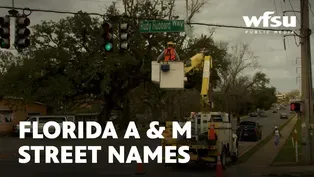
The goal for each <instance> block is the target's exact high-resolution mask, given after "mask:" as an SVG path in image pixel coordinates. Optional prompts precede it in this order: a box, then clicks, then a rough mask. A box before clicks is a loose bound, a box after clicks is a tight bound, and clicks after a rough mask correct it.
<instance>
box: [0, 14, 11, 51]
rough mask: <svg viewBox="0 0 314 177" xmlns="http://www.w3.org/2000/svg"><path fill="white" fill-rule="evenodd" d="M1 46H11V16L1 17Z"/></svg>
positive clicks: (5, 47)
mask: <svg viewBox="0 0 314 177" xmlns="http://www.w3.org/2000/svg"><path fill="white" fill-rule="evenodd" d="M0 37H1V38H0V47H1V48H4V49H9V48H10V17H9V16H5V17H0Z"/></svg>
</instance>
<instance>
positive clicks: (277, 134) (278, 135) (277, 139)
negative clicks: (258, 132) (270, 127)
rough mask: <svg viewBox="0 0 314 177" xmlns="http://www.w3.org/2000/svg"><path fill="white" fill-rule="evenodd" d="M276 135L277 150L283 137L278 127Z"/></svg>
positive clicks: (275, 131)
mask: <svg viewBox="0 0 314 177" xmlns="http://www.w3.org/2000/svg"><path fill="white" fill-rule="evenodd" d="M274 133H275V148H277V147H278V146H279V142H280V138H281V137H282V135H281V133H280V131H279V129H278V127H277V126H275V130H274Z"/></svg>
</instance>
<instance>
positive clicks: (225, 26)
mask: <svg viewBox="0 0 314 177" xmlns="http://www.w3.org/2000/svg"><path fill="white" fill-rule="evenodd" d="M187 24H188V25H202V26H214V27H222V28H237V29H251V30H266V31H287V32H294V30H292V29H275V28H257V27H245V26H235V25H219V24H210V23H194V22H193V23H187Z"/></svg>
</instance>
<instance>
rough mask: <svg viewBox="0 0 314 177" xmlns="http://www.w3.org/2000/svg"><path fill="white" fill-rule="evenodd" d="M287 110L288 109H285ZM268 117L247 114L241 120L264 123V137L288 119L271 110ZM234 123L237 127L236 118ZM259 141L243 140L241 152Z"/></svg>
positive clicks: (240, 147)
mask: <svg viewBox="0 0 314 177" xmlns="http://www.w3.org/2000/svg"><path fill="white" fill-rule="evenodd" d="M285 111H287V110H285ZM266 115H267V117H248V116H245V117H243V118H242V120H241V121H244V120H247V121H257V122H259V124H260V125H262V126H263V127H262V139H263V138H265V137H267V136H268V135H270V134H271V133H272V132H273V130H274V127H275V126H278V127H279V126H281V125H282V124H284V123H285V122H286V121H287V120H286V119H280V117H279V116H280V113H279V112H278V113H272V112H271V111H267V112H266ZM233 121H234V123H233V124H232V125H233V126H234V127H233V129H234V130H235V129H236V120H233ZM256 143H257V142H249V141H241V143H240V144H239V153H240V154H241V153H243V152H245V151H246V150H248V149H249V148H251V147H252V146H254V145H255V144H256Z"/></svg>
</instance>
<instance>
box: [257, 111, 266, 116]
mask: <svg viewBox="0 0 314 177" xmlns="http://www.w3.org/2000/svg"><path fill="white" fill-rule="evenodd" d="M259 116H260V117H267V114H266V112H265V111H261V112H260V113H259Z"/></svg>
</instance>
